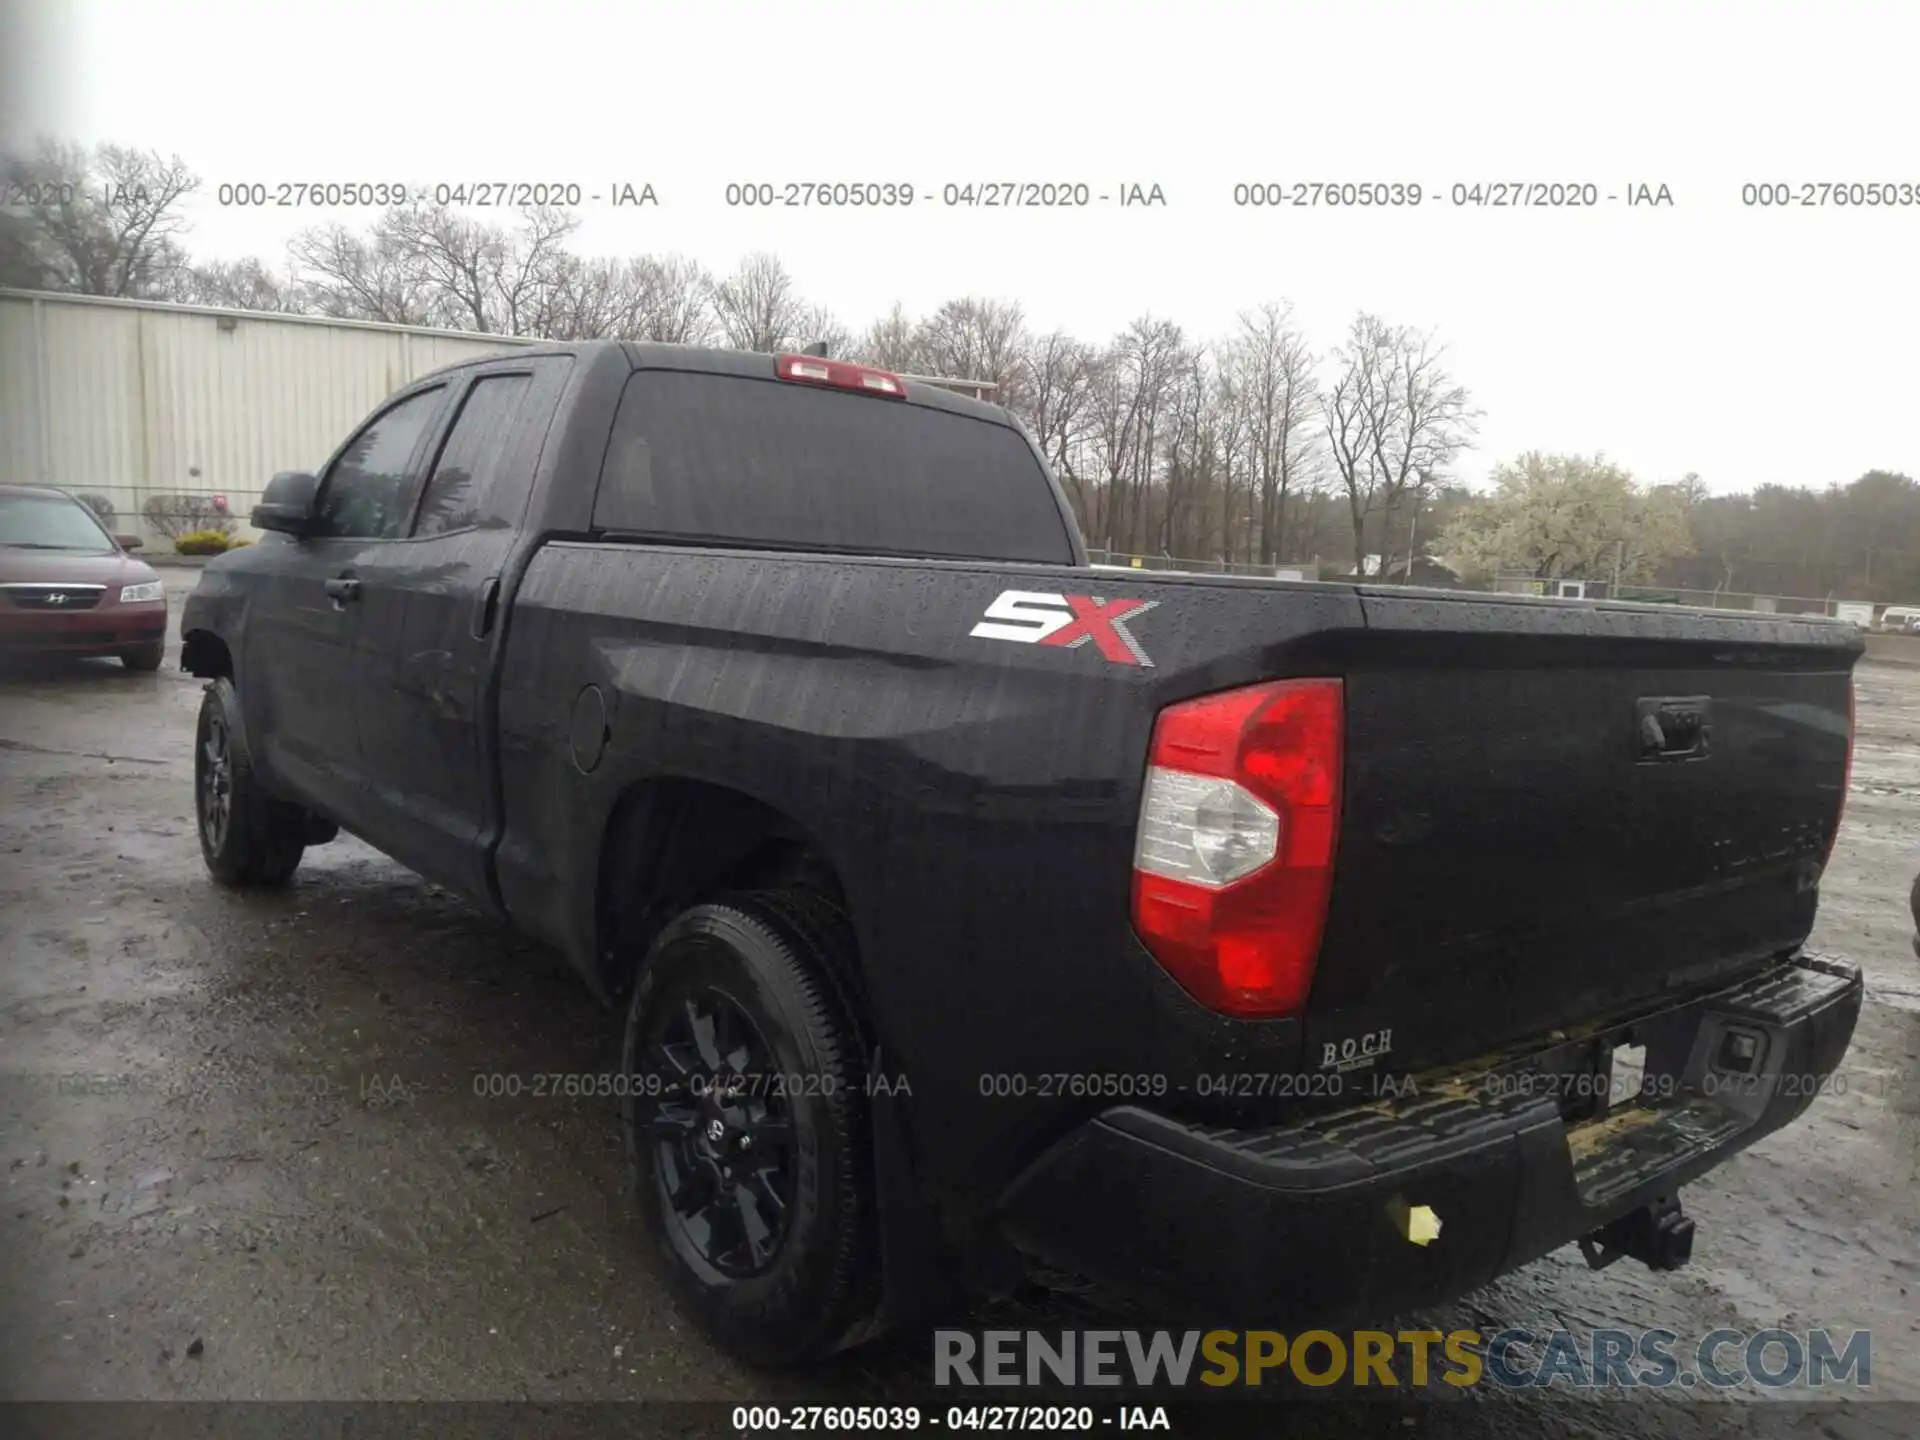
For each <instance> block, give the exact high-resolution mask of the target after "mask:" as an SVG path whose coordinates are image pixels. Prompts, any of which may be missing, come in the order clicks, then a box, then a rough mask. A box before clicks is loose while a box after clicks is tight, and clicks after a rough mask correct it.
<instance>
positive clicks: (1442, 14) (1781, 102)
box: [4, 0, 1920, 489]
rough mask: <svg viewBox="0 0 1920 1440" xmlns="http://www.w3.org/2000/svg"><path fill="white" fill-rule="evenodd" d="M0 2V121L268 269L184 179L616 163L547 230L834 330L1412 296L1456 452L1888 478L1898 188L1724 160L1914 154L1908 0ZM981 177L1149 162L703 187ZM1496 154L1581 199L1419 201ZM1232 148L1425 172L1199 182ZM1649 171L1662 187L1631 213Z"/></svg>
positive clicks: (1891, 171) (1913, 449) (243, 216)
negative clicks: (1491, 204) (920, 321)
mask: <svg viewBox="0 0 1920 1440" xmlns="http://www.w3.org/2000/svg"><path fill="white" fill-rule="evenodd" d="M9 3H13V4H15V5H16V6H18V7H24V9H16V12H15V18H14V19H13V20H11V21H10V22H9V23H8V25H7V32H8V34H10V35H12V36H14V37H15V40H16V44H15V46H14V48H13V56H14V58H13V59H12V60H11V61H9V62H8V65H9V73H8V74H7V76H6V77H5V82H6V83H5V88H6V90H7V91H8V92H9V95H8V97H7V98H6V100H5V102H4V103H5V105H6V115H5V118H6V122H7V125H8V127H9V130H10V131H13V132H14V133H17V132H18V131H19V130H20V128H22V126H23V124H30V125H31V126H32V127H34V128H38V129H47V130H52V131H54V132H55V133H59V134H61V135H64V136H68V137H72V138H76V139H82V140H88V141H92V140H99V139H110V140H115V141H119V142H122V143H131V144H136V145H140V146H150V147H158V148H160V149H162V150H165V151H169V152H178V153H179V154H180V155H181V156H183V157H184V158H185V159H186V160H187V161H188V162H189V163H190V164H191V165H192V166H193V167H194V168H195V169H197V170H198V171H199V173H200V174H201V175H202V177H203V178H204V180H205V182H206V189H205V191H204V193H203V194H202V195H201V197H200V199H199V203H198V204H196V206H195V208H194V212H193V214H194V230H193V234H192V236H191V244H192V246H193V248H194V249H196V250H197V251H199V252H201V253H203V254H210V255H211V254H217V255H221V256H237V255H241V254H247V253H256V254H260V255H263V256H265V257H267V258H269V259H271V260H273V261H275V262H278V261H280V260H281V259H282V258H283V255H284V249H285V244H286V240H287V238H288V236H289V235H290V234H292V233H293V232H294V231H295V230H296V229H298V228H299V227H300V226H302V225H303V224H310V223H313V222H315V221H317V220H321V219H326V218H338V216H337V212H335V214H334V215H328V214H325V213H322V212H315V211H311V210H309V211H286V210H281V211H274V212H271V213H265V214H263V213H259V212H247V211H240V210H234V209H224V210H223V209H221V208H220V207H219V206H218V205H217V204H216V203H215V198H216V187H217V186H218V185H219V184H220V183H221V182H232V181H255V180H258V181H264V182H268V183H273V182H277V181H301V180H308V181H322V180H341V181H345V180H360V179H368V180H403V181H408V182H414V183H420V184H431V183H434V182H439V181H445V182H450V183H457V182H461V181H485V180H507V181H518V180H560V181H572V182H578V183H580V184H581V185H582V186H583V187H584V189H585V191H586V192H587V193H593V192H596V191H598V192H602V193H605V192H607V191H608V190H609V188H610V187H611V186H612V185H613V184H614V183H616V182H620V181H629V182H632V183H633V184H635V185H636V186H638V185H639V184H640V183H641V182H651V183H652V184H653V185H654V187H655V189H656V192H657V194H658V195H659V197H660V201H661V204H660V205H659V207H658V208H647V209H641V210H626V211H619V210H613V209H610V208H607V207H605V206H597V207H595V206H589V207H588V208H587V209H586V210H585V212H584V218H585V222H586V223H585V225H584V226H583V228H582V230H581V231H580V233H579V235H578V237H577V241H576V243H577V245H578V248H580V249H582V250H586V251H598V252H608V253H630V252H639V251H667V250H677V251H680V252H683V253H686V254H690V255H693V256H695V257H697V258H698V259H700V260H701V261H703V262H705V263H706V264H707V265H709V266H710V267H713V268H716V269H725V268H729V267H731V265H732V264H733V263H735V262H736V261H737V260H738V258H739V257H740V256H741V255H742V254H743V253H745V252H747V251H749V250H753V249H757V248H765V249H770V250H773V251H775V252H777V253H778V254H779V255H780V257H781V258H782V260H784V261H785V262H786V264H787V266H788V268H789V269H790V270H791V272H792V273H793V275H794V276H795V277H796V279H797V281H798V283H799V285H800V287H801V289H802V290H803V292H804V294H805V296H806V297H807V299H809V300H810V301H813V302H815V303H819V304H824V305H826V306H828V307H830V308H831V309H832V310H833V311H835V312H836V313H837V314H838V315H839V316H840V317H841V318H842V319H843V320H845V321H846V322H848V323H849V324H852V325H854V326H856V327H857V326H860V325H863V324H864V323H865V322H866V321H868V320H869V319H871V318H873V317H874V316H876V315H878V314H879V313H881V312H882V311H883V310H884V309H885V308H886V307H887V306H888V305H889V304H891V303H892V302H893V301H894V300H896V299H898V300H900V301H903V302H904V303H905V304H906V306H907V307H908V309H909V311H911V312H914V313H923V312H925V311H926V310H928V309H930V308H931V307H933V306H934V305H936V304H938V303H939V302H940V301H942V300H944V299H947V298H950V297H953V296H956V295H961V294H976V295H988V296H995V297H1003V298H1008V299H1014V300H1018V301H1019V302H1020V303H1021V305H1022V306H1023V307H1024V308H1025V311H1026V314H1027V316H1028V318H1029V320H1030V322H1031V323H1032V324H1033V325H1034V326H1035V327H1037V328H1051V327H1053V326H1064V327H1066V328H1067V329H1069V330H1072V331H1074V332H1076V333H1078V334H1080V335H1082V336H1085V337H1087V338H1104V337H1106V336H1107V335H1110V334H1111V333H1112V332H1113V331H1114V330H1116V329H1117V328H1119V327H1121V326H1122V325H1124V324H1125V323H1126V322H1127V321H1128V320H1129V319H1131V318H1133V317H1135V316H1138V315H1141V314H1144V313H1148V312H1151V313H1153V314H1155V315H1160V316H1167V317H1171V318H1172V319H1174V320H1176V321H1178V322H1179V323H1180V324H1182V325H1183V326H1185V327H1186V328H1187V330H1188V331H1189V333H1190V334H1194V335H1198V336H1215V335H1220V334H1223V333H1225V332H1226V331H1227V330H1228V329H1229V328H1230V327H1231V326H1232V324H1233V321H1234V316H1235V313H1236V312H1237V311H1239V310H1241V309H1243V308H1246V307H1248V306H1251V305H1254V304H1256V303H1258V302H1260V301H1263V300H1267V299H1290V300H1292V301H1293V302H1294V305H1295V307H1296V312H1297V314H1298V316H1299V318H1300V319H1301V321H1302V322H1303V324H1304V326H1305V328H1306V329H1307V330H1308V332H1309V334H1310V335H1311V336H1312V337H1313V338H1314V340H1315V341H1316V343H1318V344H1320V345H1321V346H1326V345H1329V344H1331V343H1332V342H1334V341H1336V340H1337V339H1338V338H1339V336H1340V334H1341V332H1342V330H1343V329H1344V327H1345V325H1346V323H1347V321H1348V319H1349V318H1350V317H1351V315H1352V314H1353V312H1354V311H1355V310H1357V309H1362V308H1365V309H1369V310H1373V311H1375V312H1378V313H1380V314H1382V315H1384V316H1385V317H1387V318H1388V319H1390V320H1393V321H1396V322H1402V323H1407V324H1411V325H1415V326H1419V327H1422V328H1427V327H1432V328H1435V329H1437V330H1438V332H1439V334H1440V336H1441V338H1442V339H1443V340H1444V341H1445V343H1446V344H1447V345H1448V347H1449V355H1450V358H1451V361H1452V365H1453V368H1454V371H1455V373H1456V374H1457V376H1458V377H1459V378H1460V379H1461V380H1462V381H1464V382H1465V383H1466V384H1467V385H1468V386H1469V387H1470V388H1471V389H1472V391H1473V394H1474V396H1475V399H1476V401H1477V402H1478V404H1479V405H1480V406H1481V407H1482V408H1483V409H1484V410H1485V412H1486V416H1485V420H1484V423H1483V427H1482V432H1481V444H1480V446H1479V448H1478V450H1477V451H1475V452H1474V453H1473V454H1471V455H1469V456H1468V457H1466V459H1465V460H1464V461H1463V463H1462V465H1461V466H1460V467H1459V471H1460V473H1461V474H1462V475H1463V476H1464V477H1466V478H1470V479H1477V478H1479V477H1481V476H1483V475H1484V474H1485V472H1486V470H1487V468H1488V467H1489V466H1490V465H1491V463H1492V462H1493V461H1494V460H1495V459H1498V458H1501V457H1504V456H1508V455H1511V454H1513V453H1515V452H1518V451H1520V450H1523V449H1528V448H1535V447H1537V448H1543V449H1555V450H1585V451H1593V450H1603V451H1605V452H1607V454H1608V455H1610V456H1611V457H1612V458H1614V459H1616V460H1618V461H1620V462H1622V463H1624V464H1626V465H1628V466H1629V467H1631V468H1632V469H1633V470H1634V471H1636V472H1637V473H1639V474H1640V475H1642V476H1643V478H1647V479H1654V480H1663V479H1672V478H1676V477H1678V476H1679V475H1681V474H1682V473H1684V472H1686V471H1688V470H1695V471H1698V472H1699V473H1700V474H1701V475H1702V476H1703V477H1704V478H1705V479H1706V481H1707V482H1708V483H1709V484H1710V485H1711V486H1713V487H1714V488H1715V489H1734V488H1745V487H1748V486H1751V485H1755V484H1759V483H1764V482H1767V481H1779V482H1785V483H1793V484H1825V483H1827V482H1829V481H1835V480H1847V479H1850V478H1852V477H1853V476H1855V475H1857V474H1859V473H1860V472H1861V471H1863V470H1866V469H1869V468H1873V467H1881V468H1889V469H1896V470H1904V471H1906V472H1907V473H1909V474H1913V475H1916V476H1920V439H1916V438H1915V437H1916V434H1917V433H1920V427H1916V426H1915V424H1914V422H1913V418H1912V416H1913V412H1914V410H1915V406H1916V398H1915V392H1916V388H1917V387H1920V366H1917V365H1916V363H1915V359H1914V348H1913V347H1914V344H1915V337H1916V335H1920V278H1916V277H1917V276H1920V265H1916V254H1917V253H1920V204H1910V205H1908V206H1907V207H1906V208H1904V209H1887V208H1880V209H1871V208H1867V209H1836V208H1799V207H1795V208H1788V209H1778V208H1775V209H1756V208H1750V207H1747V206H1745V205H1743V204H1742V194H1741V188H1742V184H1743V183H1744V182H1755V181H1785V182H1789V183H1793V182H1801V181H1815V182H1818V181H1882V182H1886V181H1891V182H1906V183H1907V184H1908V185H1909V187H1910V189H1911V188H1920V148H1917V147H1916V137H1917V136H1920V120H1917V119H1916V114H1915V108H1914V99H1913V95H1914V89H1913V76H1914V64H1915V61H1914V57H1915V55H1916V54H1920V16H1916V15H1915V14H1914V13H1913V7H1912V6H1911V5H1902V4H1897V3H1888V4H1862V3H1832V0H1829V3H1826V4H1798V3H1795V4H1761V3H1746V4H1739V5H1734V4H1719V3H1703V0H1689V3H1687V4H1684V5H1673V4H1659V5H1656V4H1643V3H1628V0H1613V3H1609V4H1605V5H1584V4H1583V5H1579V6H1574V5H1563V4H1556V3H1547V0H1526V3H1512V4H1505V3H1493V0H1448V3H1445V4H1414V3H1388V0H1375V3H1366V0H1341V3H1334V4H1300V3H1286V4H1280V3H1265V4H1230V3H1224V0H1222V3H1207V0H1179V3H1173V4H1151V5H1150V4H1127V3H1120V0H1110V3H1105V4H1081V3H1070V0H1024V3H1020V0H1013V3H1002V0H975V3H973V4H970V5H965V6H961V5H943V6H940V7H937V9H938V18H936V7H934V6H931V5H915V4H913V3H910V0H893V3H890V4H853V3H837V0H780V3H765V0H729V3H698V4H648V3H639V0H626V3H620V4H605V5H588V4H579V3H567V0H544V3H541V4H539V5H537V6H524V7H523V6H506V5H495V4H487V3H478V0H468V3H463V4H459V5H433V4H422V3H406V4H400V3H394V0H386V3H381V4H366V3H359V0H332V3H330V4H328V5H326V6H324V7H320V6H313V7H306V6H302V7H298V8H297V9H296V7H292V6H281V5H275V4H272V3H267V0H252V3H247V4H215V3H206V0H169V3H167V4H163V5H133V4H127V3H107V0H74V3H71V4H70V5H69V6H68V7H67V8H66V10H65V12H64V13H63V14H62V15H58V16H55V15H53V14H51V13H49V12H51V11H52V9H53V7H52V6H50V5H35V4H32V3H31V0H9ZM27 11H31V12H34V14H33V16H31V17H28V18H22V16H23V14H24V13H25V12H27ZM35 17H37V18H35ZM22 27H26V28H25V29H23V28H22ZM1001 179H1006V180H1017V181H1024V180H1035V181H1049V180H1051V181H1069V182H1071V181H1082V180H1084V181H1086V182H1087V183H1088V184H1089V185H1090V186H1091V187H1092V190H1093V192H1094V193H1095V194H1099V193H1103V192H1104V193H1114V192H1116V191H1117V190H1118V188H1119V187H1120V186H1122V185H1124V184H1129V183H1138V184H1140V185H1142V186H1143V187H1144V186H1148V185H1152V184H1158V185H1159V186H1160V187H1161V188H1162V190H1163V192H1164V193H1165V195H1166V198H1167V204H1166V206H1165V207H1164V208H1158V207H1156V208H1152V209H1127V210H1122V209H1119V208H1117V207H1116V206H1115V205H1114V204H1112V203H1109V204H1106V205H1100V204H1095V205H1094V206H1092V207H1090V208H1088V209H1086V210H1083V211H1077V212H1066V213H1061V212H1048V211H1031V210H1028V211H1022V210H991V211H967V210H961V209H949V208H944V207H942V206H941V205H939V204H938V203H925V202H924V201H923V202H916V203H915V204H914V205H913V207H912V208H911V209H910V210H908V211H906V212H904V213H901V212H893V213H876V212H872V211H854V212H848V211H830V210H829V211H822V210H776V211H772V212H767V211H744V210H740V209H731V208H729V207H728V206H727V205H726V203H725V200H724V191H725V186H726V184H727V182H728V181H730V180H749V181H772V182H784V181H807V180H878V181H890V180H904V181H911V182H912V183H913V184H914V185H915V186H916V187H917V189H918V190H919V191H920V192H922V193H923V194H931V195H933V196H934V197H935V199H936V201H937V198H938V196H939V194H940V193H941V191H942V187H943V186H944V185H945V184H947V183H949V182H952V183H956V184H964V183H966V182H969V181H992V180H1001ZM1509 179H1511V180H1541V181H1562V182H1567V181H1571V182H1588V181H1591V182H1593V183H1594V184H1595V185H1596V186H1597V187H1598V191H1599V193H1600V195H1601V196H1602V203H1601V205H1600V206H1599V207H1598V208H1595V209H1574V210H1538V209H1501V210H1491V209H1475V208H1471V207H1466V208H1460V207H1455V206H1453V205H1451V204H1450V203H1447V202H1448V199H1449V197H1450V195H1451V190H1452V187H1453V186H1454V185H1455V184H1473V183H1476V182H1492V181H1500V180H1509ZM1254 180H1272V181H1281V182H1292V181H1301V180H1307V181H1312V180H1325V181H1411V182H1418V183H1420V184H1422V185H1423V186H1424V187H1425V188H1426V191H1427V194H1428V199H1427V201H1426V203H1424V204H1423V205H1422V206H1420V207H1419V208H1417V209H1410V210H1400V211H1382V210H1370V211H1351V212H1329V211H1326V210H1310V209H1305V210H1303V209H1282V210H1254V209H1242V208H1236V206H1235V205H1234V203H1233V194H1232V192H1233V187H1234V185H1235V183H1236V182H1241V181H1254ZM1642 183H1644V184H1646V185H1649V186H1652V187H1656V188H1657V187H1658V186H1659V185H1662V184H1664V185H1666V186H1667V187H1668V188H1669V189H1670V191H1671V193H1672V195H1673V197H1674V204H1673V205H1672V206H1671V207H1660V208H1630V207H1629V206H1628V205H1627V204H1626V199H1625V197H1626V194H1627V192H1628V188H1629V187H1630V186H1632V185H1636V184H1642ZM1436 192H1437V193H1438V196H1439V200H1438V202H1436V199H1435V198H1434V197H1435V194H1436ZM1608 195H1617V196H1619V197H1621V198H1620V199H1618V200H1616V201H1612V202H1608V201H1606V200H1605V197H1606V196H1608ZM1916 198H1920V197H1916Z"/></svg>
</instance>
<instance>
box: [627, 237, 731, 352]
mask: <svg viewBox="0 0 1920 1440" xmlns="http://www.w3.org/2000/svg"><path fill="white" fill-rule="evenodd" d="M634 266H635V273H636V276H637V280H638V286H639V292H640V305H639V314H638V328H637V330H636V332H635V335H634V338H635V339H639V340H660V341H664V342H666V343H667V344H670V345H705V344H708V343H709V342H711V341H712V339H713V338H714V317H713V311H712V309H711V308H710V307H709V303H708V296H709V293H710V290H711V286H712V278H711V277H710V276H709V275H708V274H707V272H706V270H705V269H704V268H703V267H702V266H701V265H700V264H699V262H698V261H694V260H689V259H687V258H686V257H685V256H682V255H667V256H663V257H660V258H655V257H653V256H643V257H642V258H641V259H639V260H637V261H635V262H634Z"/></svg>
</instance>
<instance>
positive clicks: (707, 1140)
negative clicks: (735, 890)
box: [621, 895, 873, 1365]
mask: <svg viewBox="0 0 1920 1440" xmlns="http://www.w3.org/2000/svg"><path fill="white" fill-rule="evenodd" d="M804 913H805V911H804V910H803V909H802V908H800V907H798V906H794V905H788V904H787V903H785V897H783V896H780V895H767V896H757V895H750V896H743V897H737V898H733V899H729V900H726V901H723V902H719V903H712V904H704V905H697V906H695V907H693V908H692V909H690V910H688V911H686V912H685V913H683V914H682V915H680V916H679V917H678V918H677V919H675V920H674V921H672V922H671V923H670V924H669V925H668V926H667V927H666V929H665V930H664V931H662V932H661V934H660V936H659V938H658V939H657V940H655V942H654V943H653V945H652V947H651V949H650V950H649V951H648V953H647V957H646V959H645V961H644V962H643V963H642V967H641V972H640V978H639V981H638V983H637V984H636V985H635V987H634V994H633V999H632V1003H631V1005H630V1006H629V1008H628V1013H627V1023H626V1034H625V1040H624V1045H623V1055H624V1063H623V1065H622V1067H621V1070H622V1074H623V1076H624V1077H625V1080H626V1082H627V1088H626V1093H625V1095H624V1096H623V1099H622V1107H621V1108H622V1122H623V1124H622V1128H623V1130H624V1132H625V1137H626V1150H627V1160H628V1165H629V1168H630V1171H631V1176H632V1180H633V1184H634V1187H635V1190H636V1195H637V1199H638V1202H639V1208H640V1213H641V1216H642V1219H643V1221H644V1223H645V1226H646V1229H647V1232H648V1234H649V1236H650V1237H651V1239H652V1241H653V1243H654V1247H655V1249H656V1250H657V1252H658V1253H659V1255H660V1257H661V1259H662V1261H663V1262H664V1264H665V1267H666V1271H667V1275H668V1278H669V1283H670V1284H671V1286H672V1288H673V1290H674V1292H675V1295H676V1297H677V1298H678V1299H679V1301H680V1303H681V1305H682V1306H683V1307H684V1308H685V1309H686V1310H687V1311H688V1313H689V1314H690V1315H692V1316H693V1317H694V1318H695V1319H696V1320H697V1321H698V1322H699V1324H700V1325H701V1326H702V1328H704V1329H705V1330H706V1332H707V1333H708V1334H709V1335H710V1336H711V1337H712V1338H713V1339H714V1340H715V1341H717V1342H718V1343H719V1344H720V1345H721V1346H722V1347H723V1348H725V1349H726V1350H728V1351H730V1352H731V1353H733V1354H734V1355H736V1356H738V1357H739V1358H741V1359H743V1360H747V1361H749V1362H752V1363H756V1364H763V1365H793V1364H801V1363H805V1362H807V1361H810V1360H816V1359H819V1358H821V1357H822V1356H824V1355H826V1354H828V1353H830V1352H831V1351H833V1350H834V1349H835V1348H836V1347H837V1346H838V1345H839V1344H840V1343H841V1341H842V1340H843V1338H844V1337H845V1336H846V1335H848V1333H849V1332H850V1331H851V1330H852V1328H853V1327H854V1326H855V1325H856V1324H857V1323H858V1322H859V1321H860V1320H861V1319H862V1317H863V1315H864V1313H865V1312H866V1310H867V1309H868V1308H869V1304H870V1300H871V1285H870V1282H871V1277H872V1263H873V1262H872V1253H873V1215H872V1208H871V1207H872V1201H871V1193H872V1192H871V1187H870V1181H869V1177H868V1172H867V1145H866V1134H865V1122H866V1092H865V1080H864V1074H865V1071H864V1067H863V1065H862V1063H861V1058H860V1050H859V1043H858V1041H857V1039H856V1038H855V1031H854V1029H853V1027H852V1026H851V1025H850V1024H849V1023H848V1020H847V1017H846V1016H845V1014H844V1011H843V1007H842V1005H841V1003H840V1000H839V997H838V995H837V992H836V991H835V989H834V987H833V984H832V982H831V979H830V976H831V974H832V973H833V971H832V969H831V968H830V966H831V962H830V960H829V957H827V956H826V955H825V954H823V953H822V947H823V946H825V945H831V944H834V943H837V942H836V937H835V936H834V935H833V934H832V932H831V930H827V931H824V932H823V931H822V930H821V929H820V928H818V927H814V926H810V925H807V924H804V923H801V921H800V917H801V916H802V915H803V914H804Z"/></svg>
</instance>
